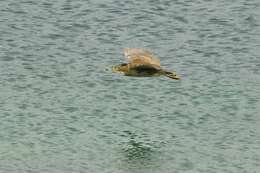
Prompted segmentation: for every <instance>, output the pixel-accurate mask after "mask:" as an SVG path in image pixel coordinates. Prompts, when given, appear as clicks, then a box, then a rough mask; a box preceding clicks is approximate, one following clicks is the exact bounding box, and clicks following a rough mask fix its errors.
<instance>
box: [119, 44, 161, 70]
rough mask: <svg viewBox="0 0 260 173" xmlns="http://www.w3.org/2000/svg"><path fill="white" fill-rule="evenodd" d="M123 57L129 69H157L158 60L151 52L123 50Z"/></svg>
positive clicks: (132, 49) (135, 49) (131, 49)
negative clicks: (143, 66)
mask: <svg viewBox="0 0 260 173" xmlns="http://www.w3.org/2000/svg"><path fill="white" fill-rule="evenodd" d="M124 55H125V57H126V58H127V59H128V61H129V64H130V66H131V67H136V66H141V65H151V66H154V67H157V68H159V67H160V66H161V65H160V60H159V59H158V58H157V57H155V56H154V55H153V54H152V53H151V52H149V51H147V50H144V49H139V48H125V49H124Z"/></svg>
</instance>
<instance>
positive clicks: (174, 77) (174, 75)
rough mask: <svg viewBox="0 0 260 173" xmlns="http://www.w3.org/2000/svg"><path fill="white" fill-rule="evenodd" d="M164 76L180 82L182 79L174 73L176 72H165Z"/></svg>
mask: <svg viewBox="0 0 260 173" xmlns="http://www.w3.org/2000/svg"><path fill="white" fill-rule="evenodd" d="M163 75H164V76H167V77H169V78H171V79H175V80H180V79H181V78H180V77H179V76H178V75H177V74H176V73H174V72H169V71H164V72H163Z"/></svg>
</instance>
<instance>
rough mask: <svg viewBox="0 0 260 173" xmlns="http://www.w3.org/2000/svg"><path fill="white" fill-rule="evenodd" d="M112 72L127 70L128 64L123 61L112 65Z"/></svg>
mask: <svg viewBox="0 0 260 173" xmlns="http://www.w3.org/2000/svg"><path fill="white" fill-rule="evenodd" d="M112 71H113V72H123V73H124V72H127V71H128V64H126V63H123V64H119V65H115V66H113V67H112Z"/></svg>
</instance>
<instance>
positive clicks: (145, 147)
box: [120, 131, 157, 172]
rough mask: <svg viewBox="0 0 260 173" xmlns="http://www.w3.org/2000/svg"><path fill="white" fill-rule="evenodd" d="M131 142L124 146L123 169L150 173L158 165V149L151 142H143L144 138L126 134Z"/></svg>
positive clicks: (129, 133)
mask: <svg viewBox="0 0 260 173" xmlns="http://www.w3.org/2000/svg"><path fill="white" fill-rule="evenodd" d="M126 133H127V135H128V137H129V141H128V142H127V143H125V144H124V148H123V151H122V155H123V156H122V157H123V158H122V160H121V166H120V167H121V168H122V169H124V170H125V171H129V172H150V171H151V170H154V169H155V168H156V167H155V165H156V164H155V163H156V153H157V151H156V147H155V146H153V144H151V143H149V142H144V141H142V140H143V138H142V136H139V135H137V134H136V133H132V132H130V131H127V132H126Z"/></svg>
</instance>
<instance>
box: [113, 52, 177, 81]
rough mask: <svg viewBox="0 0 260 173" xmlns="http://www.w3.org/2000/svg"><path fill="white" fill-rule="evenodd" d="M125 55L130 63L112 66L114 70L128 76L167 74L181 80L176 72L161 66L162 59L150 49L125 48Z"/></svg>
mask: <svg viewBox="0 0 260 173" xmlns="http://www.w3.org/2000/svg"><path fill="white" fill-rule="evenodd" d="M124 55H125V57H126V58H127V59H128V63H124V64H119V65H116V66H113V67H112V70H113V71H114V72H122V73H124V74H125V75H126V76H136V77H152V76H162V75H163V76H167V77H169V78H171V79H176V80H179V79H180V77H178V76H177V75H176V74H175V73H174V72H169V71H166V70H164V69H163V68H162V67H161V64H160V60H159V59H158V58H157V57H156V56H155V55H154V54H153V53H151V52H150V51H147V50H144V49H140V48H125V49H124Z"/></svg>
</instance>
